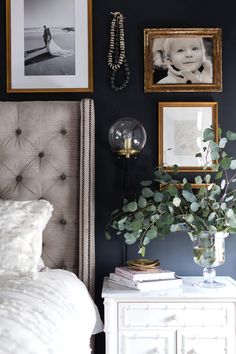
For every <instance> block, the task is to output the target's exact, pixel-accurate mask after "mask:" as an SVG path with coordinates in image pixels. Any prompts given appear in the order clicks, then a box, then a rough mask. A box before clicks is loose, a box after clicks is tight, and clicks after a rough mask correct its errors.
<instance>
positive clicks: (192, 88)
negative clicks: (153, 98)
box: [144, 28, 222, 92]
mask: <svg viewBox="0 0 236 354" xmlns="http://www.w3.org/2000/svg"><path fill="white" fill-rule="evenodd" d="M199 36H200V37H203V38H204V37H207V38H210V39H212V40H213V58H212V59H213V63H212V68H213V83H199V84H158V83H153V58H152V45H153V40H154V39H155V38H158V37H160V38H165V37H199ZM144 91H145V92H187V91H189V92H200V91H204V92H210V91H218V92H219V91H222V44H221V29H220V28H160V29H156V28H146V29H144Z"/></svg>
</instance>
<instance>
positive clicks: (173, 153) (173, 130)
mask: <svg viewBox="0 0 236 354" xmlns="http://www.w3.org/2000/svg"><path fill="white" fill-rule="evenodd" d="M158 116H159V117H158V118H159V119H158V164H159V165H163V166H164V167H165V169H166V170H167V171H173V167H172V166H173V165H175V164H176V165H178V166H179V171H183V172H203V170H204V169H203V167H204V165H205V161H206V156H204V155H202V157H196V156H195V155H196V154H197V153H198V152H199V151H201V150H202V149H203V148H204V147H207V146H208V142H203V141H202V140H203V132H204V130H205V129H206V128H210V127H212V128H213V131H214V134H215V141H216V142H218V104H217V103H216V102H159V104H158ZM205 154H207V150H206V151H205ZM207 171H213V170H212V168H211V165H209V166H208V167H207Z"/></svg>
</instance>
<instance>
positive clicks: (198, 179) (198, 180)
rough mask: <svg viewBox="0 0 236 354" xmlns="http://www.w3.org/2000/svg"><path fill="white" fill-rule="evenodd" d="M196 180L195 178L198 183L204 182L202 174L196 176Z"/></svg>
mask: <svg viewBox="0 0 236 354" xmlns="http://www.w3.org/2000/svg"><path fill="white" fill-rule="evenodd" d="M194 180H195V183H196V184H202V177H201V176H197V177H195V178H194Z"/></svg>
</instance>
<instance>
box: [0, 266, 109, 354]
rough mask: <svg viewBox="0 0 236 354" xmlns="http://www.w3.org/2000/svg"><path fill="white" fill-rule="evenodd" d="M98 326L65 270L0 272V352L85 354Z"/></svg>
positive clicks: (80, 290)
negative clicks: (29, 275)
mask: <svg viewBox="0 0 236 354" xmlns="http://www.w3.org/2000/svg"><path fill="white" fill-rule="evenodd" d="M101 330H102V323H101V320H100V317H99V315H98V312H97V308H96V306H95V304H94V302H93V301H92V299H91V297H90V295H89V293H88V291H87V289H86V287H85V285H84V284H83V283H82V282H81V281H80V280H78V278H77V277H76V276H75V275H74V274H73V273H70V272H67V271H63V270H58V269H57V270H48V271H46V272H40V273H38V279H37V280H29V279H26V278H19V277H14V276H8V277H6V276H0V354H88V353H90V352H91V350H90V337H91V335H92V334H95V333H97V332H99V331H101Z"/></svg>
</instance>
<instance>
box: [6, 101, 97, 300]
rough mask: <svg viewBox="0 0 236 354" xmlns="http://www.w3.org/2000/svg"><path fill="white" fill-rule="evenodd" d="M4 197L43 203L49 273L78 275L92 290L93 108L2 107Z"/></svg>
mask: <svg viewBox="0 0 236 354" xmlns="http://www.w3.org/2000/svg"><path fill="white" fill-rule="evenodd" d="M0 198H2V199H15V200H31V199H40V198H44V199H47V200H48V201H50V202H51V203H52V204H53V207H54V211H53V216H52V218H51V220H50V221H49V223H48V225H47V227H46V229H45V231H44V234H43V253H42V257H43V260H44V262H45V264H46V265H47V266H48V267H50V268H63V269H67V270H70V271H73V272H75V273H76V274H78V276H79V277H80V279H82V280H83V281H84V283H85V284H86V286H87V287H88V289H89V291H90V292H91V293H92V294H93V291H94V272H95V254H94V104H93V101H92V100H91V99H85V100H82V101H80V102H63V101H60V102H58V101H53V102H50V101H46V102H45V101H44V102H42V101H41V102H0Z"/></svg>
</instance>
